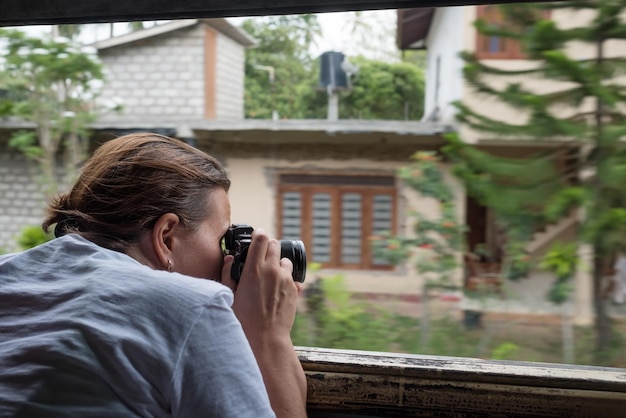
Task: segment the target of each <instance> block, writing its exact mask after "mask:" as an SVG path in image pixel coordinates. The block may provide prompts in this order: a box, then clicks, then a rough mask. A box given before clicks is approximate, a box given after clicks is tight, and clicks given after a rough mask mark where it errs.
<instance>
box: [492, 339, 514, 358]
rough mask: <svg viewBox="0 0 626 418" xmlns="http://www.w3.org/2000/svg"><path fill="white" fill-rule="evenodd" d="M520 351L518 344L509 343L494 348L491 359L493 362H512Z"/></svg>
mask: <svg viewBox="0 0 626 418" xmlns="http://www.w3.org/2000/svg"><path fill="white" fill-rule="evenodd" d="M518 350H519V346H518V345H517V344H514V343H511V342H508V341H507V342H503V343H502V344H500V345H499V346H497V347H496V348H494V349H493V351H492V352H491V356H490V357H491V358H492V359H493V360H511V359H513V358H515V355H516V354H517V351H518Z"/></svg>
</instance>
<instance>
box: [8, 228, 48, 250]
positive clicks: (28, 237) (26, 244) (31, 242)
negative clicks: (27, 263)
mask: <svg viewBox="0 0 626 418" xmlns="http://www.w3.org/2000/svg"><path fill="white" fill-rule="evenodd" d="M53 238H54V235H53V234H52V233H46V232H44V230H43V229H42V228H41V227H40V226H26V227H24V228H22V231H21V232H20V235H19V236H18V237H17V244H18V245H19V247H20V249H21V250H28V249H30V248H33V247H36V246H38V245H40V244H43V243H45V242H47V241H50V240H51V239H53Z"/></svg>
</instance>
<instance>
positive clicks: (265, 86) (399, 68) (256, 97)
mask: <svg viewBox="0 0 626 418" xmlns="http://www.w3.org/2000/svg"><path fill="white" fill-rule="evenodd" d="M242 28H243V29H245V30H246V31H247V32H248V33H250V34H251V35H252V36H253V37H254V38H255V39H257V41H258V46H257V47H255V48H251V49H248V50H247V51H246V81H245V114H246V117H247V118H256V119H271V118H272V116H273V115H272V114H273V112H274V111H276V112H277V114H278V117H279V118H281V119H309V118H317V119H323V118H326V116H327V106H328V96H327V92H326V91H325V90H323V89H320V88H319V87H318V83H319V65H320V64H319V58H318V57H311V56H310V53H309V49H310V47H311V45H312V44H313V43H314V41H315V39H316V37H317V36H319V35H320V33H321V28H320V26H319V23H318V21H317V17H316V16H315V15H298V16H273V17H263V18H251V19H248V20H246V21H244V22H243V24H242ZM350 61H351V62H354V63H355V64H357V65H358V66H359V72H358V75H357V76H356V77H354V79H353V80H352V82H353V86H352V90H350V91H344V92H341V93H340V100H339V117H340V118H343V119H350V118H358V119H396V120H403V119H411V120H418V119H419V118H420V117H421V115H422V113H423V104H422V102H423V96H424V76H423V71H422V70H421V69H420V68H419V67H417V66H416V65H414V64H411V63H407V62H399V63H386V62H381V61H376V60H368V59H365V58H362V57H356V58H354V59H352V58H350Z"/></svg>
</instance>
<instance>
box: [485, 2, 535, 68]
mask: <svg viewBox="0 0 626 418" xmlns="http://www.w3.org/2000/svg"><path fill="white" fill-rule="evenodd" d="M476 7H477V10H476V17H477V18H478V19H483V20H484V21H485V22H486V23H487V24H488V25H490V26H494V27H499V26H502V24H503V23H504V16H503V15H502V12H501V11H500V8H499V7H498V6H497V5H480V6H476ZM476 56H477V57H478V58H479V59H523V58H524V53H523V52H522V47H521V45H520V43H519V42H518V41H516V40H514V39H508V38H503V37H500V36H487V35H484V34H482V33H479V32H477V33H476Z"/></svg>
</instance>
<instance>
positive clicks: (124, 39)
mask: <svg viewBox="0 0 626 418" xmlns="http://www.w3.org/2000/svg"><path fill="white" fill-rule="evenodd" d="M201 22H202V23H205V24H207V25H209V26H211V27H213V28H215V29H217V30H218V31H220V32H222V33H223V34H224V35H226V36H228V37H229V38H231V39H233V40H234V41H236V42H238V43H239V44H241V45H243V46H244V47H250V46H253V45H255V44H256V41H255V39H254V38H252V37H251V36H250V35H248V34H247V33H246V32H245V31H243V30H241V29H240V28H238V27H236V26H233V25H232V24H231V23H229V22H228V21H227V20H226V19H222V18H215V19H181V20H173V21H171V22H168V23H164V24H162V25H156V26H152V27H150V28H146V29H142V30H138V31H135V32H129V33H126V34H124V35H121V36H116V37H113V38H109V39H105V40H102V41H99V42H96V43H94V44H93V46H94V47H95V48H96V49H98V50H104V49H109V48H114V47H117V46H121V45H126V44H130V43H133V42H137V41H141V40H144V39H149V38H152V37H154V36H158V35H163V34H167V33H170V32H174V31H177V30H180V29H184V28H188V27H191V26H194V25H197V24H200V23H201Z"/></svg>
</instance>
